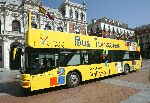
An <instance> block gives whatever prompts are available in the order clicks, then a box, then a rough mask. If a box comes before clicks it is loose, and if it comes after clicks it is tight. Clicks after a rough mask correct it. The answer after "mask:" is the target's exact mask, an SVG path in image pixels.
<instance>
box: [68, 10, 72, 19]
mask: <svg viewBox="0 0 150 103" xmlns="http://www.w3.org/2000/svg"><path fill="white" fill-rule="evenodd" d="M69 15H70V18H73V12H72V9H70V11H69Z"/></svg>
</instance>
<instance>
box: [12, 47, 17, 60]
mask: <svg viewBox="0 0 150 103" xmlns="http://www.w3.org/2000/svg"><path fill="white" fill-rule="evenodd" d="M16 52H17V48H14V50H13V60H15V57H16Z"/></svg>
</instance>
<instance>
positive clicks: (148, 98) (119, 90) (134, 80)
mask: <svg viewBox="0 0 150 103" xmlns="http://www.w3.org/2000/svg"><path fill="white" fill-rule="evenodd" d="M149 63H150V60H144V62H143V69H141V70H139V71H137V72H133V73H130V74H129V75H116V76H110V77H107V78H101V79H96V80H91V81H88V82H83V83H82V84H81V85H79V86H78V87H76V88H69V89H68V88H66V87H65V86H61V87H55V88H51V89H45V90H40V91H36V92H33V93H29V94H24V93H23V92H22V90H21V88H20V84H19V82H18V79H16V73H18V71H11V72H10V71H3V72H0V103H25V102H27V103H42V102H43V103H47V102H48V103H70V102H71V103H120V102H121V103H148V102H150V82H149V79H148V76H149V75H148V71H149V69H150V64H149Z"/></svg>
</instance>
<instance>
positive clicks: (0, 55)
mask: <svg viewBox="0 0 150 103" xmlns="http://www.w3.org/2000/svg"><path fill="white" fill-rule="evenodd" d="M0 61H2V46H0Z"/></svg>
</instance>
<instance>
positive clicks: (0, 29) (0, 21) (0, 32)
mask: <svg viewBox="0 0 150 103" xmlns="http://www.w3.org/2000/svg"><path fill="white" fill-rule="evenodd" d="M0 34H1V20H0Z"/></svg>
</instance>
